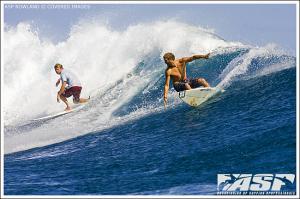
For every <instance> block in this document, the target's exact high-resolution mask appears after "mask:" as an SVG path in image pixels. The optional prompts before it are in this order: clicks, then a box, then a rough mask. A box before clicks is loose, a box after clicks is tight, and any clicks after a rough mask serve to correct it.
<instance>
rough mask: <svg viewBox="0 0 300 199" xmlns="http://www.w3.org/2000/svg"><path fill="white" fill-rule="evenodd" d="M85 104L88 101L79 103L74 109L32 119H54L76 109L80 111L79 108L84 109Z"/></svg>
mask: <svg viewBox="0 0 300 199" xmlns="http://www.w3.org/2000/svg"><path fill="white" fill-rule="evenodd" d="M85 105H86V103H85V104H78V105H77V106H75V107H72V109H71V110H69V111H62V112H58V113H53V114H50V115H47V116H45V117H40V118H36V119H32V121H43V120H49V119H54V118H56V117H59V116H62V115H66V114H68V113H72V112H74V111H78V110H80V109H82V108H83V107H84V106H85Z"/></svg>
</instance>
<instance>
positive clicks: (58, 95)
mask: <svg viewBox="0 0 300 199" xmlns="http://www.w3.org/2000/svg"><path fill="white" fill-rule="evenodd" d="M66 86H67V82H63V83H62V84H61V87H60V89H59V91H58V92H57V98H56V99H57V102H59V98H60V95H61V94H63V92H64V91H65V88H66Z"/></svg>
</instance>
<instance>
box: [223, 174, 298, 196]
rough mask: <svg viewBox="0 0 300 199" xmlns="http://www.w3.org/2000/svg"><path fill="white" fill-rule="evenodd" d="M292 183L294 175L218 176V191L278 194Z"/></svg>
mask: <svg viewBox="0 0 300 199" xmlns="http://www.w3.org/2000/svg"><path fill="white" fill-rule="evenodd" d="M294 181H295V174H255V175H253V174H218V191H219V192H224V191H225V192H236V191H241V192H242V191H254V192H258V191H259V192H261V191H271V192H272V191H277V192H279V191H281V189H282V188H283V187H284V186H288V185H291V184H293V183H294Z"/></svg>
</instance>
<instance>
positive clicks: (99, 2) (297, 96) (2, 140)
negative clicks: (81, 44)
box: [0, 1, 300, 198]
mask: <svg viewBox="0 0 300 199" xmlns="http://www.w3.org/2000/svg"><path fill="white" fill-rule="evenodd" d="M4 4H85V5H88V4H99V5H100V4H293V5H296V17H297V19H296V24H295V25H296V64H297V65H296V73H297V74H296V82H297V85H296V164H297V165H296V195H258V196H256V195H245V196H244V195H199V196H198V195H124V196H123V195H97V196H94V195H93V196H92V195H75V196H73V195H62V196H59V195H58V196H57V195H30V196H19V195H4V135H3V129H4V124H3V119H2V117H3V114H2V110H3V109H2V103H1V195H0V197H1V198H299V177H300V176H299V2H298V1H1V24H4ZM1 35H2V36H1V44H3V40H4V39H3V35H4V34H3V27H2V25H1ZM1 57H2V58H3V57H4V56H3V50H2V45H1ZM2 85H3V62H2V59H1V87H2ZM1 102H3V92H2V89H1ZM216 178H217V176H216Z"/></svg>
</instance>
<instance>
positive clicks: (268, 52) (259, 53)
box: [217, 44, 295, 88]
mask: <svg viewBox="0 0 300 199" xmlns="http://www.w3.org/2000/svg"><path fill="white" fill-rule="evenodd" d="M248 50H249V51H248V52H247V53H245V54H241V55H239V56H238V57H236V58H235V59H233V60H232V61H231V62H230V63H229V64H228V65H227V66H226V68H225V69H224V70H223V71H222V73H221V74H220V75H219V79H221V81H220V82H219V84H218V85H217V86H218V87H221V88H226V87H228V86H229V85H231V83H232V82H233V81H235V80H237V79H238V77H240V76H242V75H247V72H248V71H249V67H250V65H251V62H252V61H253V60H254V59H255V58H258V57H262V58H269V57H276V56H277V57H280V56H283V55H285V52H284V51H282V50H280V49H279V48H278V47H277V46H276V45H275V44H268V45H266V46H264V47H252V48H249V49H248ZM294 63H295V61H294V59H292V58H288V59H286V58H283V59H281V60H280V61H278V62H277V63H276V64H271V65H268V64H266V65H265V66H264V67H263V68H256V69H255V74H252V75H249V77H258V76H263V75H267V74H271V73H274V72H278V71H281V70H284V69H287V68H290V67H294V66H295V64H294ZM244 78H245V77H244Z"/></svg>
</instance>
